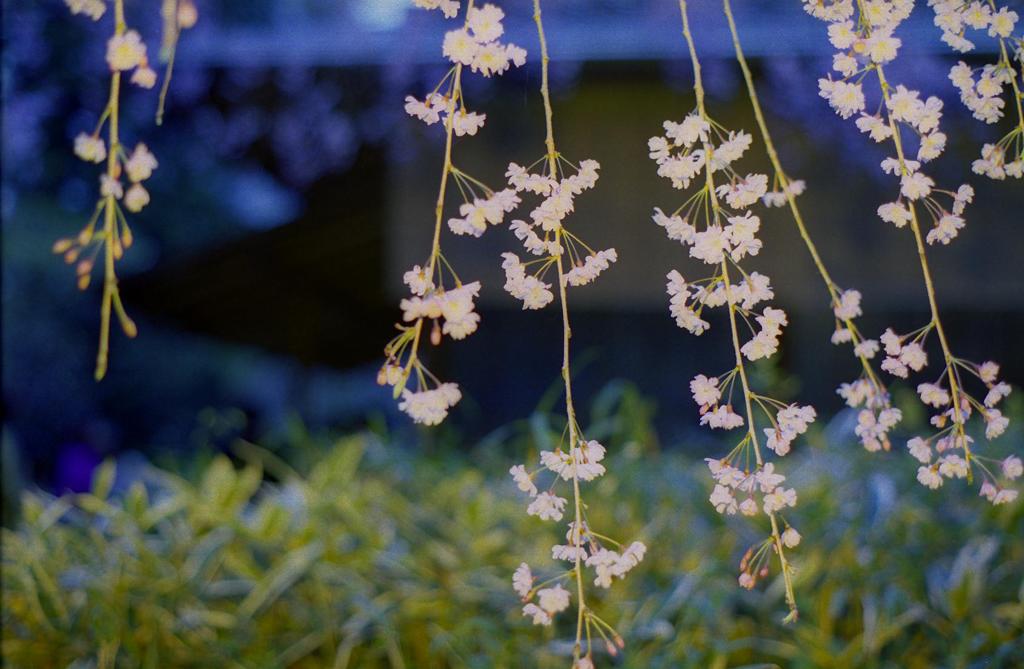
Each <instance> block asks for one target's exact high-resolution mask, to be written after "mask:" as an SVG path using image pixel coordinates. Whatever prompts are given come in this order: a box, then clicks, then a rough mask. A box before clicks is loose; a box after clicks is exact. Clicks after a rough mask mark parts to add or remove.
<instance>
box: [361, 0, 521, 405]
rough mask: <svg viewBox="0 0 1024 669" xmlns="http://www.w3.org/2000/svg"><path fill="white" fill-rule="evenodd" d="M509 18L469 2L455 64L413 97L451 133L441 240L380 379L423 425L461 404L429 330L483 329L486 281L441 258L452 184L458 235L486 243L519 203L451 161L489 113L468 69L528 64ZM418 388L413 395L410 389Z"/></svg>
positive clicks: (444, 3) (425, 0)
mask: <svg viewBox="0 0 1024 669" xmlns="http://www.w3.org/2000/svg"><path fill="white" fill-rule="evenodd" d="M414 4H415V5H416V6H418V7H422V8H424V9H438V10H440V11H441V12H442V13H443V14H444V16H445V17H446V18H449V19H451V18H455V17H456V16H458V13H459V7H460V3H459V2H456V1H455V0H414ZM504 17H505V14H504V12H503V11H502V10H501V9H500V8H499V7H497V6H496V5H493V4H490V3H487V4H485V5H483V6H482V7H474V6H473V0H469V1H468V2H467V3H466V17H465V21H464V23H463V26H462V27H461V28H457V29H454V30H450V31H448V32H447V33H446V34H445V37H444V44H443V47H442V52H443V54H444V56H445V57H446V58H448V60H450V61H451V62H452V67H451V69H449V70H448V73H447V74H445V76H444V77H442V79H441V81H440V82H438V84H437V86H435V87H434V90H433V91H431V92H430V93H429V94H428V95H427V96H426V98H425V99H422V100H420V99H417V98H414V97H413V96H411V95H410V96H407V97H406V99H405V111H406V112H407V113H409V114H410V115H411V116H414V117H416V118H418V119H420V120H421V121H423V122H424V123H426V124H427V125H433V124H435V123H438V122H442V125H443V127H444V132H445V143H444V163H443V165H442V167H441V185H440V187H439V189H438V193H437V203H436V205H435V208H434V235H433V241H432V243H431V246H430V254H429V255H428V256H427V259H426V261H425V262H424V264H423V265H416V266H414V267H413V268H412V269H411V270H409V271H408V272H406V273H405V276H404V281H405V284H406V285H407V286H408V287H409V291H410V292H411V293H412V295H411V296H410V297H408V298H406V299H403V300H402V302H401V305H400V306H401V309H402V321H403V323H401V324H398V325H397V326H396V327H397V328H398V335H396V336H395V337H394V338H393V339H392V340H391V341H390V342H388V344H387V346H385V347H384V355H385V358H386V359H385V362H384V366H383V367H381V370H380V373H379V374H378V376H377V381H378V383H380V384H381V385H385V384H386V385H389V386H392V387H393V389H394V396H395V398H396V399H398V398H401V401H400V403H399V405H398V406H399V408H400V409H401V410H402V411H404V412H406V413H407V414H409V416H410V417H412V419H413V420H414V421H415V422H417V423H422V424H424V425H437V424H438V423H440V422H441V421H443V420H444V419H445V417H446V416H447V415H448V411H449V409H451V407H453V406H455V404H456V403H458V401H459V400H460V399H461V398H462V393H461V391H460V390H459V387H458V385H457V384H455V383H444V382H442V381H441V380H440V379H438V378H437V377H436V376H434V375H433V374H432V373H431V372H430V370H428V369H427V368H426V366H425V365H424V364H423V362H422V361H421V359H420V346H421V342H422V340H423V337H424V335H425V330H427V329H429V335H428V336H429V337H430V342H431V343H432V344H433V345H435V346H436V345H438V344H440V343H441V339H442V337H443V336H444V335H448V336H449V337H451V338H452V339H455V340H461V339H465V338H466V337H468V336H469V335H471V334H473V333H474V332H475V331H476V329H477V325H478V324H479V322H480V316H479V314H477V313H476V312H475V311H474V309H475V306H474V300H475V299H476V297H477V295H478V294H479V292H480V282H479V281H473V282H471V283H463V282H462V280H461V279H460V278H459V275H458V274H457V273H456V272H455V269H454V268H453V267H452V266H451V264H450V263H449V262H448V260H447V259H446V258H445V256H444V254H443V253H442V251H441V230H442V227H443V223H444V211H445V197H446V195H447V193H448V184H449V178H450V179H451V180H452V181H453V182H454V184H455V186H456V187H457V188H458V190H459V193H460V195H461V196H462V200H463V203H462V205H461V206H460V207H459V217H453V218H450V219H448V227H449V228H450V229H451V231H452V232H453V233H454V234H457V235H471V236H474V237H479V236H480V235H482V234H483V233H484V231H486V229H487V226H488V225H498V224H500V223H501V222H502V220H503V219H504V217H505V214H506V213H508V212H510V211H512V209H514V208H515V206H516V205H517V204H519V196H517V195H516V193H515V191H514V190H512V189H510V188H506V189H505V190H501V191H497V192H495V191H493V190H491V189H490V188H488V187H487V186H486V185H485V184H484V183H482V182H481V181H479V180H478V179H475V178H473V177H472V176H470V175H469V174H467V173H466V172H464V171H463V170H461V169H459V168H458V167H456V166H455V164H454V163H453V162H452V144H453V139H454V138H455V137H462V136H464V135H471V136H472V135H475V134H476V133H477V131H478V130H480V128H482V127H483V125H484V121H485V119H486V115H485V114H480V113H477V112H472V111H469V110H468V109H467V108H466V101H465V99H464V97H463V91H462V75H463V73H464V71H465V68H467V67H468V68H469V69H470V70H471V71H473V72H477V73H479V74H481V75H483V76H485V77H490V76H491V75H495V74H501V73H503V72H505V71H506V70H508V69H509V67H511V66H512V65H515V66H517V67H518V66H520V65H522V64H523V63H524V62H526V51H524V50H523V49H521V48H519V47H518V46H516V45H514V44H504V43H502V42H500V41H499V38H500V37H501V36H502V35H503V34H504V32H505V29H504V26H503V25H502V20H503V19H504ZM410 385H412V388H410Z"/></svg>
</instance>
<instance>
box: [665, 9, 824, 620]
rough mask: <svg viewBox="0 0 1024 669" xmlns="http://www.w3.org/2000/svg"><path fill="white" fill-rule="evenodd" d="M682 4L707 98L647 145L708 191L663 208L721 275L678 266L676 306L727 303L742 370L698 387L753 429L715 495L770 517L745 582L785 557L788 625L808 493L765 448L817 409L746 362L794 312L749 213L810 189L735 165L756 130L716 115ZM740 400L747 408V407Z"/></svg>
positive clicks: (678, 309) (676, 177)
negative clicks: (769, 384) (753, 378)
mask: <svg viewBox="0 0 1024 669" xmlns="http://www.w3.org/2000/svg"><path fill="white" fill-rule="evenodd" d="M680 9H681V14H682V19H683V34H684V36H685V37H686V42H687V46H688V48H689V50H690V57H691V60H692V61H693V72H694V90H695V93H696V98H697V105H696V109H695V110H694V111H692V112H691V113H690V114H689V115H688V116H686V117H685V118H684V119H683V120H682V121H680V122H674V121H665V122H664V124H663V128H664V134H662V135H660V136H656V137H652V138H651V139H650V140H648V151H649V155H650V157H651V159H652V160H654V161H655V163H656V164H657V165H658V174H659V175H660V176H662V177H665V178H666V179H668V180H669V181H670V182H671V183H672V186H673V187H674V188H677V189H680V190H686V189H688V188H689V187H690V185H691V184H692V183H695V182H696V183H698V184H699V187H698V188H696V189H695V191H694V192H693V193H691V194H690V195H689V196H688V197H687V199H686V200H685V201H684V202H683V204H682V205H680V206H679V207H678V208H677V209H676V210H674V211H673V212H672V213H670V214H666V213H665V212H663V211H662V210H661V209H658V208H655V210H654V216H653V219H654V222H655V223H656V224H657V225H659V226H660V227H662V228H664V230H665V232H666V234H667V235H668V237H669V239H671V240H673V241H676V242H678V243H679V244H681V245H682V246H683V247H684V248H686V249H687V250H688V253H689V255H690V256H691V257H692V258H695V259H697V260H700V261H702V262H703V263H704V264H705V265H709V266H710V267H711V268H712V271H711V275H710V276H708V277H706V278H702V279H698V280H693V281H688V280H686V279H685V278H684V277H683V275H682V274H680V273H679V272H678V271H676V270H672V271H671V272H669V274H668V285H667V290H668V294H669V296H670V313H671V314H672V316H673V317H674V318H675V320H676V323H677V325H679V327H681V328H684V329H686V330H688V331H689V332H690V333H692V334H695V335H700V334H702V333H704V332H706V331H707V330H708V329H709V328H710V324H709V323H708V321H706V320H705V319H704V318H703V316H704V310H705V309H710V308H715V307H721V306H724V307H725V308H726V311H727V314H728V319H729V325H730V331H731V340H732V348H733V355H734V361H735V362H734V365H733V366H732V368H731V369H728V370H726V371H725V372H724V373H721V374H718V375H716V376H706V375H704V374H699V375H697V376H696V377H695V378H694V379H693V380H692V381H691V382H690V390H691V392H692V394H693V398H694V401H695V402H696V404H697V406H698V407H699V413H700V422H701V424H702V425H707V426H709V427H710V428H712V429H722V430H732V429H736V428H740V427H742V428H744V436H743V437H742V438H741V439H740V440H739V442H738V443H737V444H736V446H735V447H734V448H733V449H732V450H731V451H730V452H729V453H728V454H727V455H726V456H725V457H724V458H721V459H717V460H708V461H707V462H708V465H709V468H710V469H711V474H712V477H713V479H714V481H715V486H714V490H713V491H712V493H711V497H710V502H711V504H712V505H713V506H714V507H715V509H716V510H717V511H718V512H719V513H722V514H725V515H733V514H735V513H737V512H740V513H741V514H743V515H745V516H750V517H757V516H760V517H761V518H763V519H764V520H765V521H766V522H765V524H766V525H767V526H768V528H769V530H768V534H767V537H766V538H765V539H764V540H763V541H760V542H758V543H757V544H755V545H754V546H753V547H751V550H750V551H748V553H747V555H746V556H744V559H743V560H742V561H741V564H740V575H739V581H740V584H741V585H742V586H743V587H747V588H752V587H753V586H754V585H755V583H756V582H757V580H758V578H762V577H764V576H765V575H767V573H768V570H767V562H768V560H769V558H770V556H771V555H773V554H774V555H776V556H777V558H778V561H779V566H780V569H781V572H782V575H783V580H784V583H785V591H786V602H787V604H788V606H789V608H790V614H789V616H788V617H787V620H792V619H794V618H795V617H796V600H795V596H794V593H793V588H792V566H791V565H790V563H789V562H788V560H787V558H786V553H785V551H786V549H788V548H793V547H795V546H796V545H797V544H798V543H799V540H800V535H799V533H798V532H797V531H796V530H795V529H793V528H792V527H791V526H790V524H789V523H788V522H787V520H786V519H785V517H784V513H785V511H786V510H787V509H789V508H792V507H794V506H795V505H796V502H797V493H796V490H795V489H793V488H787V487H785V486H783V482H784V481H785V477H784V476H783V475H781V474H779V473H777V472H776V471H775V464H774V463H773V462H767V461H766V460H765V453H764V452H763V450H762V448H761V446H762V444H763V445H764V446H765V447H766V448H767V449H768V450H770V451H772V452H773V453H774V454H775V455H776V456H778V457H782V456H785V455H786V454H787V453H789V452H790V450H791V448H792V444H793V442H794V440H795V439H796V438H797V437H798V436H799V435H801V434H803V433H805V432H806V431H807V427H808V425H809V424H810V423H811V422H813V421H814V419H815V417H816V413H815V410H814V408H813V407H810V406H798V405H790V404H786V403H783V402H780V401H778V400H776V399H773V398H771V397H768V396H766V395H762V394H759V393H757V392H756V391H754V390H753V389H752V388H751V386H750V383H749V379H748V374H747V369H746V367H747V364H748V363H750V362H753V361H757V360H761V359H765V358H769V357H771V356H772V355H774V354H775V353H776V352H777V351H778V348H779V342H780V338H781V336H782V328H783V327H784V326H785V325H786V324H787V322H788V321H787V317H786V313H785V312H784V311H783V310H781V309H778V308H775V307H772V306H768V305H767V304H766V303H767V302H769V301H770V300H771V299H772V298H773V297H774V292H773V291H772V288H771V282H770V280H769V278H768V277H767V276H765V275H763V274H761V273H759V272H755V271H750V272H748V271H747V270H746V269H745V268H744V267H743V266H742V264H741V261H743V260H744V259H745V258H747V257H748V256H756V255H758V254H759V253H760V251H761V249H762V247H763V244H762V242H761V240H760V239H759V238H758V232H759V231H760V227H761V221H760V218H759V217H758V216H757V215H756V214H754V213H753V212H752V211H751V209H750V208H751V207H752V206H753V205H755V204H757V203H758V202H763V203H765V204H768V205H772V206H774V205H775V204H776V203H777V202H778V200H779V197H782V198H783V199H788V198H791V197H794V196H795V195H796V194H797V192H798V191H800V190H802V184H800V183H797V182H794V183H793V184H789V183H788V182H787V183H785V184H782V185H781V189H779V190H773V191H772V193H770V194H769V192H768V177H767V175H764V174H756V173H746V174H745V173H741V172H739V171H737V170H736V169H735V167H734V164H735V163H736V162H737V161H739V159H740V158H741V157H742V156H743V154H744V153H745V152H746V151H747V149H749V148H750V146H751V144H752V142H753V138H752V137H751V135H750V134H748V133H746V132H743V131H739V132H737V131H730V130H728V129H726V128H724V127H723V126H722V125H720V124H719V123H717V122H715V121H713V120H712V119H711V118H710V116H709V115H708V113H707V111H706V109H705V105H704V88H703V81H702V78H701V68H700V62H699V60H698V57H697V51H696V47H695V45H694V42H693V37H692V34H691V33H690V28H689V19H688V16H687V10H686V3H685V2H681V3H680ZM778 184H779V182H776V188H779V186H778ZM741 324H742V325H745V326H746V328H747V330H748V331H749V335H750V336H749V337H748V338H746V341H745V342H744V341H742V340H741V334H740V328H741V327H742V326H741ZM734 402H738V403H739V405H740V407H741V409H740V411H737V409H736V408H735V407H734ZM755 411H757V412H759V413H760V415H761V416H762V417H763V422H762V421H759V420H758V415H757V414H755ZM759 422H760V423H761V428H760V430H759V429H758V423H759ZM762 439H763V442H762ZM762 514H763V515H762Z"/></svg>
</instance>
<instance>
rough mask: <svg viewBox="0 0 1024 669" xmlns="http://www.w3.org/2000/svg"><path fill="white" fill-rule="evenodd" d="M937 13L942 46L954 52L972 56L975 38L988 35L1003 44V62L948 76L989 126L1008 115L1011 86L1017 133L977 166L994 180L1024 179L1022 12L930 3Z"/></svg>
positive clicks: (938, 0)
mask: <svg viewBox="0 0 1024 669" xmlns="http://www.w3.org/2000/svg"><path fill="white" fill-rule="evenodd" d="M928 4H929V5H930V6H931V7H932V9H933V10H934V11H935V25H936V26H937V27H938V28H940V29H941V30H942V41H943V42H945V43H946V44H948V45H949V46H950V47H951V48H952V49H953V50H955V51H958V52H960V53H968V52H970V51H973V50H974V47H975V44H974V42H972V41H971V39H969V38H968V35H969V34H971V33H978V34H980V35H983V36H984V35H987V37H989V38H991V39H994V40H996V41H997V42H998V44H999V57H998V60H997V61H996V62H994V63H988V64H985V65H983V66H981V67H979V68H974V67H971V66H970V65H968V64H967V63H965V62H963V61H960V62H958V63H957V64H956V65H954V66H953V67H952V68H951V69H950V71H949V79H950V81H952V82H953V85H954V86H956V88H957V90H959V91H960V100H961V101H962V102H963V103H964V105H965V106H966V107H967V108H968V109H969V110H970V111H971V113H972V114H974V117H975V118H976V119H978V120H979V121H983V122H985V123H996V122H997V121H999V119H1001V118H1002V117H1003V115H1004V108H1005V106H1006V100H1005V97H1004V93H1005V89H1006V87H1007V86H1009V87H1010V89H1011V93H1010V96H1011V99H1012V100H1013V105H1014V108H1015V110H1016V117H1017V122H1016V124H1015V125H1014V127H1013V129H1012V130H1011V131H1010V132H1009V133H1007V134H1006V135H1005V136H1004V137H1003V138H1002V139H1000V140H999V141H998V142H996V143H995V144H985V145H984V146H983V147H982V149H981V157H980V158H978V159H977V160H975V161H974V163H973V165H972V167H973V170H974V172H975V173H977V174H981V175H984V176H987V177H990V178H992V179H1005V178H1006V177H1014V178H1016V179H1020V178H1024V109H1022V105H1021V83H1022V79H1021V77H1022V70H1024V35H1021V34H1017V35H1014V30H1016V29H1017V19H1018V16H1017V12H1014V11H1012V10H1010V9H1008V8H1007V7H999V6H997V5H996V3H995V2H993V1H991V0H989V1H988V2H980V1H978V0H974V1H972V2H965V1H964V0H929V1H928Z"/></svg>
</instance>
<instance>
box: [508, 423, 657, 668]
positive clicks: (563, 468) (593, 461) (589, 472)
mask: <svg viewBox="0 0 1024 669" xmlns="http://www.w3.org/2000/svg"><path fill="white" fill-rule="evenodd" d="M577 434H578V433H577ZM578 439H579V441H578V443H577V444H576V445H575V446H572V447H571V448H569V449H568V452H566V451H564V450H562V449H561V448H559V449H557V450H555V451H541V453H540V463H539V467H538V468H537V469H535V470H533V471H528V470H527V469H526V466H525V465H515V466H514V467H512V468H511V469H510V470H509V473H510V474H511V475H512V478H513V480H514V481H515V483H516V486H517V487H518V488H519V490H521V491H522V492H524V493H526V494H528V495H529V496H530V503H529V505H528V506H527V508H526V512H527V513H528V514H529V515H531V516H537V517H538V518H540V519H541V520H550V521H556V522H557V521H561V520H562V519H563V517H564V515H565V510H566V505H567V504H568V500H567V499H566V498H564V497H560V496H558V495H557V494H556V492H555V489H556V488H555V487H556V485H558V484H559V483H562V482H564V483H567V484H569V485H576V484H577V482H579V481H584V482H589V481H593V480H594V479H596V478H598V477H600V476H602V475H604V473H605V471H606V470H605V466H604V465H603V464H602V462H603V461H604V458H605V448H604V446H602V445H601V444H600V443H598V442H596V441H593V440H589V441H588V440H585V439H584V438H583V437H578ZM544 472H551V473H553V474H554V476H553V477H552V482H551V484H550V485H549V486H548V488H547V489H546V490H540V489H539V488H538V487H537V484H536V482H535V481H536V479H538V478H539V477H540V476H541V475H542V474H543V473H544ZM565 539H566V543H565V544H556V545H554V546H552V547H551V559H552V560H555V561H558V562H563V561H564V562H568V563H569V564H570V565H573V566H571V567H570V568H568V569H565V570H560V571H559V572H558V573H557V575H555V576H554V577H553V578H549V579H547V580H545V581H542V582H540V583H537V584H535V581H536V579H535V577H534V576H533V572H532V570H531V569H530V567H529V565H527V564H526V563H525V562H524V563H523V564H521V565H520V566H519V568H518V569H517V570H516V572H515V574H514V575H513V578H512V585H513V588H514V589H515V591H516V593H517V594H518V595H519V596H520V597H521V598H522V600H523V602H524V606H523V615H525V616H527V617H529V618H531V619H532V620H533V622H534V624H536V625H550V624H551V623H552V621H553V619H554V616H555V614H557V613H559V612H560V611H562V610H564V609H566V608H568V606H569V601H570V595H569V591H567V590H565V589H563V588H562V586H561V581H564V580H571V579H573V578H575V576H576V570H577V569H583V568H584V567H587V568H590V570H591V572H592V576H593V583H594V585H596V586H598V587H600V588H609V587H611V585H612V583H613V581H614V580H615V579H616V578H618V579H621V578H625V576H626V574H627V573H629V571H630V570H632V569H633V568H634V567H636V566H637V565H638V564H640V562H641V561H642V560H643V559H644V555H645V554H646V552H647V547H646V546H645V545H644V544H643V543H642V542H639V541H634V542H632V543H630V544H629V545H628V546H627V545H623V544H620V543H618V542H616V541H614V540H613V539H610V538H609V537H606V536H605V535H603V534H598V533H597V532H596V531H593V530H592V529H591V527H590V525H589V523H588V521H587V520H586V514H583V520H582V522H580V523H579V524H577V522H576V520H575V519H573V520H570V521H569V522H568V528H567V532H566V535H565ZM609 546H611V548H609ZM553 583H555V584H557V585H554V586H552V585H551V584H553ZM534 596H536V598H537V599H536V601H534ZM585 615H587V616H588V618H589V617H593V619H594V620H593V625H594V626H596V627H597V628H598V629H599V630H601V632H600V633H601V635H602V636H606V639H609V640H616V641H614V642H613V643H612V644H611V647H612V648H615V647H621V646H622V640H621V638H620V637H619V635H618V634H617V633H616V632H615V630H614V629H613V628H611V626H609V625H608V624H607V623H604V622H603V621H602V620H601V619H600V618H598V617H597V616H596V615H594V614H593V612H588V613H586V614H585ZM612 652H613V653H614V652H615V651H614V650H612Z"/></svg>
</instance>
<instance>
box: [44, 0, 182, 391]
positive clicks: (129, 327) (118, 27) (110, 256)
mask: <svg viewBox="0 0 1024 669" xmlns="http://www.w3.org/2000/svg"><path fill="white" fill-rule="evenodd" d="M65 4H66V5H67V6H68V8H69V9H70V10H71V13H72V14H82V15H84V16H87V17H89V18H91V19H92V20H93V21H99V20H100V19H101V18H103V16H104V15H105V14H106V13H107V2H106V1H105V0H65ZM112 4H113V9H114V11H113V17H114V34H113V36H112V37H111V38H110V40H108V42H107V64H108V65H109V66H110V95H109V97H108V99H107V106H106V108H105V109H104V110H103V113H102V114H101V115H100V119H99V122H98V123H97V124H96V128H95V130H93V131H92V133H84V132H83V133H79V135H78V136H77V137H75V155H76V156H78V157H79V158H81V159H82V160H84V161H87V162H91V163H96V164H103V163H104V162H105V163H106V168H105V171H104V172H103V174H102V175H101V176H100V197H99V200H98V201H97V203H96V208H95V209H94V210H93V213H92V216H91V217H90V218H89V221H88V222H87V223H86V225H85V227H84V228H82V230H81V231H80V232H79V233H78V235H77V236H75V237H68V238H64V239H59V240H57V242H56V243H54V245H53V251H54V253H58V254H60V255H63V257H64V260H65V261H66V262H67V263H68V264H74V265H75V266H76V272H77V274H78V287H79V288H80V289H81V290H85V289H86V288H88V287H89V284H90V282H91V279H92V273H93V270H94V269H95V267H96V263H97V262H98V261H101V262H102V263H103V298H102V302H101V306H100V338H99V347H98V351H97V353H96V371H95V376H96V380H97V381H99V380H100V379H102V378H103V377H104V376H105V375H106V373H107V363H108V357H109V349H110V319H111V313H113V314H116V316H117V319H118V322H119V323H120V324H121V329H122V330H124V333H125V334H126V335H128V336H129V337H134V336H135V335H136V334H137V333H138V329H137V328H136V326H135V322H134V321H132V319H131V318H129V316H128V313H127V312H126V311H125V308H124V304H123V303H122V301H121V294H120V292H119V290H118V287H117V273H116V271H115V264H116V262H117V261H118V260H120V259H121V257H122V256H123V255H124V252H125V249H127V248H129V247H130V246H131V245H132V231H131V228H130V227H129V225H128V220H127V218H126V216H125V213H124V210H125V209H127V210H128V212H130V213H133V214H134V213H138V212H140V211H142V209H143V208H144V207H145V206H146V205H147V204H149V199H150V198H149V192H148V191H147V190H146V188H145V187H144V186H143V185H142V183H143V182H144V181H146V180H147V179H149V178H150V177H151V176H152V174H153V170H155V169H156V167H157V161H156V158H155V157H154V156H153V154H152V153H151V152H150V151H149V149H148V148H147V147H146V145H145V144H142V143H141V142H140V143H138V144H136V145H135V148H134V149H132V151H131V152H130V153H129V152H128V150H127V149H126V148H125V146H124V145H123V144H122V143H121V134H120V133H121V127H120V105H121V84H122V80H123V75H126V74H128V73H131V78H130V82H131V83H132V84H135V85H136V86H139V87H141V88H147V89H148V88H153V86H154V85H155V84H156V79H157V75H156V72H155V71H154V70H153V69H152V68H151V67H150V66H149V59H148V57H147V54H146V45H145V43H144V42H143V41H142V37H141V36H140V35H139V33H138V31H136V30H131V29H129V28H128V25H127V23H126V22H125V14H124V0H113V3H112ZM188 4H189V5H190V6H191V3H188ZM194 10H195V8H194V6H193V7H192V17H193V19H192V21H191V23H190V24H189V25H193V24H194V23H195V20H194V13H195V12H194ZM182 27H185V26H182ZM104 127H106V129H107V137H106V141H104V139H103V137H101V133H102V132H103V129H104ZM122 176H127V178H128V182H129V185H128V187H127V189H125V186H124V184H123V183H122V181H121V177H122ZM100 256H102V260H101V258H100Z"/></svg>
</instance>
